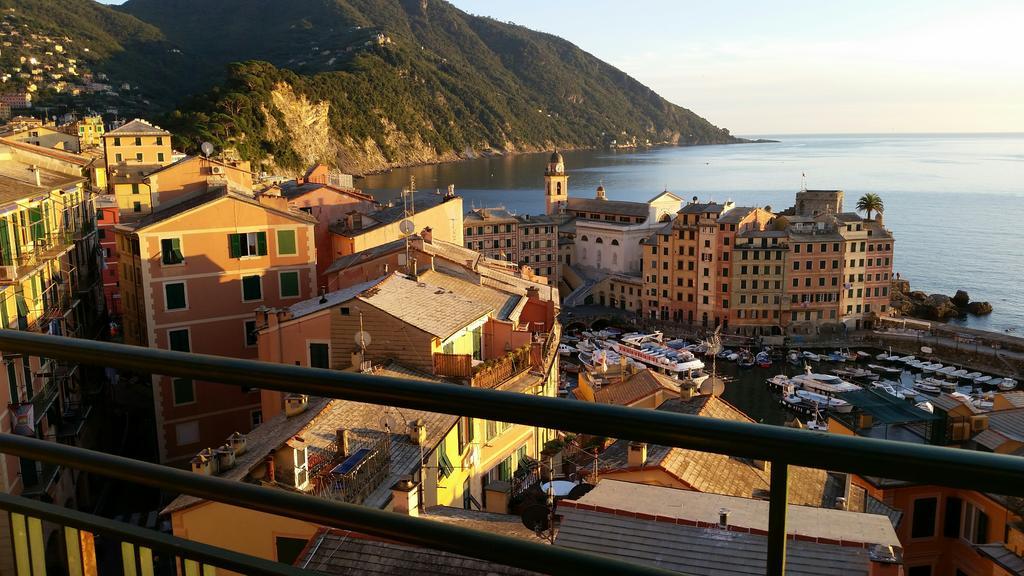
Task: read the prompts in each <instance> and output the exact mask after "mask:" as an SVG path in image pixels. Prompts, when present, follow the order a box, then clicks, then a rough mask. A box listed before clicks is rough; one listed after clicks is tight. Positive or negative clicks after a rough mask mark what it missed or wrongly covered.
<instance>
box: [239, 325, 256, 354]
mask: <svg viewBox="0 0 1024 576" xmlns="http://www.w3.org/2000/svg"><path fill="white" fill-rule="evenodd" d="M242 328H243V330H244V331H245V346H246V347H252V346H255V345H256V343H257V340H256V321H255V320H246V321H245V322H244V323H243V324H242Z"/></svg>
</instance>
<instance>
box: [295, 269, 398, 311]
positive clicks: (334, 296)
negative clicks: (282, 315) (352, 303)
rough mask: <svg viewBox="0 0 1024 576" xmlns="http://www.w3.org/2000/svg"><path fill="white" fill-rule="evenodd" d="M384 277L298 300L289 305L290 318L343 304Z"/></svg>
mask: <svg viewBox="0 0 1024 576" xmlns="http://www.w3.org/2000/svg"><path fill="white" fill-rule="evenodd" d="M383 279H384V277H383V276H382V277H380V278H375V279H373V280H370V281H369V282H362V283H360V284H355V285H353V286H349V287H347V288H342V289H341V290H335V291H334V292H328V293H326V294H324V295H323V296H314V297H313V298H309V299H308V300H303V301H302V302H296V303H295V304H292V305H291V306H289V307H288V311H289V312H291V314H292V317H291V318H289V320H294V319H297V318H302V317H303V316H309V315H310V314H313V313H314V312H319V311H320V310H324V309H326V308H330V307H331V306H335V305H338V304H341V303H342V302H346V301H348V300H351V299H353V298H355V297H356V296H358V295H359V293H360V292H362V291H364V290H367V289H369V288H372V287H373V286H374V285H375V284H377V283H378V282H380V281H381V280H383Z"/></svg>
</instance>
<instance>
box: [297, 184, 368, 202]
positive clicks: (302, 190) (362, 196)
mask: <svg viewBox="0 0 1024 576" xmlns="http://www.w3.org/2000/svg"><path fill="white" fill-rule="evenodd" d="M278 187H279V188H280V189H281V195H282V196H284V197H285V198H288V199H289V200H291V199H293V198H298V197H299V196H302V195H303V194H308V193H310V192H315V191H317V190H320V189H321V188H325V189H327V190H330V191H331V192H334V193H335V194H339V195H341V196H351V197H352V198H355V199H356V200H362V201H364V202H374V199H373V196H370V195H369V194H366V193H364V192H361V191H359V190H355V189H347V188H336V187H334V186H331V185H330V184H324V183H321V182H304V183H302V184H299V183H297V182H296V181H295V180H288V181H286V182H281V183H280V184H278Z"/></svg>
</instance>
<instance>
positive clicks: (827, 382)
mask: <svg viewBox="0 0 1024 576" xmlns="http://www.w3.org/2000/svg"><path fill="white" fill-rule="evenodd" d="M805 370H806V372H805V373H804V374H800V375H798V376H794V377H793V378H792V382H793V383H794V384H796V385H798V386H800V387H801V388H803V389H804V390H807V391H810V392H816V393H818V394H824V395H825V396H835V395H836V394H842V393H843V392H854V391H856V390H860V389H861V388H860V386H857V385H856V384H853V383H850V382H847V381H846V380H843V379H842V378H840V377H838V376H833V375H831V374H815V373H813V372H811V367H810V366H807V367H806V368H805Z"/></svg>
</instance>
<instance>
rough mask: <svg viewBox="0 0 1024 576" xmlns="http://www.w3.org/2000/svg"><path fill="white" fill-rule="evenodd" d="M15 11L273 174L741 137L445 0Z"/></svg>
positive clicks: (187, 135) (564, 49) (188, 142)
mask: <svg viewBox="0 0 1024 576" xmlns="http://www.w3.org/2000/svg"><path fill="white" fill-rule="evenodd" d="M7 4H14V5H17V7H18V10H20V11H21V12H24V13H29V12H31V13H33V14H34V18H35V19H36V21H38V23H39V24H38V25H39V26H41V27H43V26H45V27H50V28H53V29H59V30H62V31H63V32H64V33H65V34H67V35H68V36H69V37H71V38H74V39H75V41H76V42H78V43H79V44H80V45H89V46H90V47H91V48H92V51H91V59H92V64H93V66H94V67H95V69H96V70H97V71H101V72H106V73H107V74H108V75H109V76H110V79H111V81H112V82H117V83H118V85H119V84H120V83H121V82H127V83H129V84H130V85H131V86H132V90H133V91H134V93H135V94H141V95H142V96H143V98H144V100H143V102H144V103H150V104H151V105H150V106H149V115H153V113H154V111H156V112H159V111H160V110H161V109H162V110H166V111H170V110H173V109H175V108H177V110H175V111H174V112H173V113H168V115H167V117H165V118H159V119H158V121H161V122H164V123H165V124H166V127H167V128H169V129H172V130H174V131H175V133H176V135H178V136H179V141H178V142H177V143H176V144H177V145H178V146H180V147H183V148H185V149H186V150H188V151H195V150H196V149H197V148H198V145H199V143H200V142H202V141H204V140H210V141H212V142H213V143H214V144H215V145H217V146H218V148H227V147H234V148H237V149H238V150H239V152H240V153H241V154H242V155H243V156H244V157H245V158H248V159H250V160H252V161H254V162H256V163H257V164H258V165H262V166H263V167H264V168H266V169H268V170H274V171H279V172H284V173H288V172H294V171H296V170H298V169H300V168H301V167H302V166H304V165H306V164H309V163H310V162H312V161H325V162H328V163H332V164H337V165H339V166H341V167H342V168H344V169H346V170H349V171H353V172H366V171H371V170H379V169H384V168H387V167H391V166H398V165H405V164H414V163H424V162H436V161H445V160H454V159H458V158H463V157H470V156H474V155H477V154H489V153H505V152H514V151H531V150H543V149H550V148H553V147H560V148H569V147H585V146H586V147H589V146H599V145H602V144H609V143H611V142H613V141H617V142H619V143H623V142H635V143H638V144H645V143H651V144H664V143H668V144H713V143H726V142H734V141H737V140H736V139H734V138H732V137H731V136H730V135H729V133H728V131H726V130H721V129H719V128H717V127H715V126H713V125H712V124H710V123H709V122H707V121H706V120H704V119H703V118H700V117H699V116H697V115H696V114H694V113H693V112H691V111H689V110H686V109H685V108H682V107H679V106H676V105H674V104H671V103H669V102H667V101H665V100H664V99H662V98H661V97H660V96H658V95H657V94H656V93H654V92H653V91H652V90H650V89H649V88H647V87H645V86H643V85H642V84H640V83H639V82H637V81H636V80H635V79H633V78H631V77H629V76H628V75H627V74H625V73H623V72H622V71H620V70H618V69H616V68H614V67H612V66H610V65H608V64H606V63H604V62H602V61H600V60H598V59H597V58H595V57H593V56H592V55H590V54H588V53H586V52H584V51H582V50H580V49H579V48H577V47H576V46H574V45H572V44H571V43H569V42H567V41H565V40H562V39H560V38H557V37H555V36H552V35H549V34H543V33H540V32H535V31H532V30H529V29H527V28H523V27H521V26H516V25H512V24H507V23H502V22H497V21H495V20H492V19H489V18H482V17H477V16H472V15H469V14H467V13H465V12H463V11H461V10H459V9H457V8H455V7H454V6H452V5H451V4H448V3H447V2H443V1H441V0H289V1H288V2H281V1H280V0H129V1H128V2H127V3H126V4H124V5H122V6H117V7H113V8H111V7H107V6H104V5H101V4H97V3H95V2H93V1H92V0H62V6H64V5H66V9H62V10H52V9H50V10H47V9H46V6H47V5H48V3H47V2H46V1H45V0H0V6H5V5H7ZM188 94H197V95H196V96H194V97H191V98H186V96H187V95H188ZM121 113H122V114H123V113H126V112H125V109H124V108H122V112H121Z"/></svg>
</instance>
